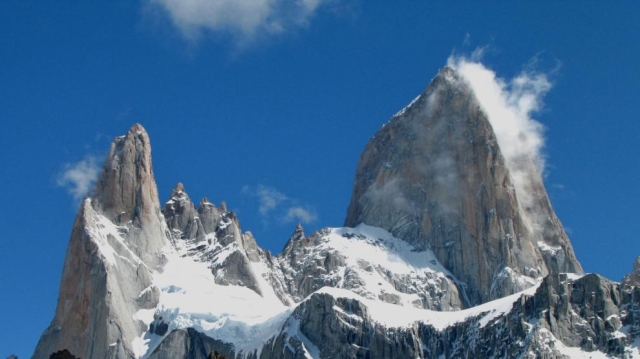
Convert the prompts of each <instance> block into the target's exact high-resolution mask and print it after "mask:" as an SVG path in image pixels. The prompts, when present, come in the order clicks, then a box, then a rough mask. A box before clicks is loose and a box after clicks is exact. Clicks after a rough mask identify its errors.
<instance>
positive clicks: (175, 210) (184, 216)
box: [162, 183, 207, 240]
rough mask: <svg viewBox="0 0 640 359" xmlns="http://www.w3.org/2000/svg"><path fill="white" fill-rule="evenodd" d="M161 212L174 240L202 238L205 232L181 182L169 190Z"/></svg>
mask: <svg viewBox="0 0 640 359" xmlns="http://www.w3.org/2000/svg"><path fill="white" fill-rule="evenodd" d="M162 214H163V215H164V218H165V220H166V221H167V226H168V227H169V230H171V234H172V237H173V239H174V240H178V239H194V238H197V239H202V238H204V236H205V235H206V234H207V232H206V231H205V228H204V226H203V225H202V222H201V221H200V217H199V216H198V212H196V209H195V208H194V206H193V203H192V202H191V199H190V198H189V196H188V195H187V192H186V191H185V190H184V186H183V185H182V183H178V184H177V185H176V187H175V188H174V189H173V191H172V192H171V198H170V199H169V200H168V201H167V202H166V203H165V205H164V209H163V210H162Z"/></svg>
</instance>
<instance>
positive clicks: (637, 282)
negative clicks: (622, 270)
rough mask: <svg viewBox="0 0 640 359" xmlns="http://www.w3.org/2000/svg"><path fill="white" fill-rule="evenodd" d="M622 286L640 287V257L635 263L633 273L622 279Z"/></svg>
mask: <svg viewBox="0 0 640 359" xmlns="http://www.w3.org/2000/svg"><path fill="white" fill-rule="evenodd" d="M622 284H625V285H634V286H640V257H638V258H636V261H635V262H634V263H633V272H631V273H629V274H628V275H626V276H624V278H622Z"/></svg>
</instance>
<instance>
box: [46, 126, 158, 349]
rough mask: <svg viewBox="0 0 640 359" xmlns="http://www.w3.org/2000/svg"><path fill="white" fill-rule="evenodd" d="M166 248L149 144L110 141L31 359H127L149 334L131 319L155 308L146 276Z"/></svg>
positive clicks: (134, 132)
mask: <svg viewBox="0 0 640 359" xmlns="http://www.w3.org/2000/svg"><path fill="white" fill-rule="evenodd" d="M169 243H170V242H169V233H168V230H167V229H166V225H165V224H164V220H163V217H162V214H161V213H160V206H159V202H158V196H157V189H156V184H155V181H154V178H153V171H152V170H151V147H150V144H149V137H148V136H147V133H146V131H145V130H144V128H142V126H140V125H134V126H133V127H132V128H131V129H130V130H129V132H128V133H127V134H126V135H125V136H121V137H118V138H116V139H115V140H114V142H113V144H112V146H111V149H110V151H109V154H108V155H107V158H106V160H105V163H104V168H103V170H102V173H101V175H100V179H99V181H98V183H97V184H96V188H95V191H94V193H93V194H92V195H91V196H90V197H89V198H87V199H85V200H84V202H83V204H82V206H81V208H80V211H79V212H78V214H77V216H76V219H75V222H74V225H73V229H72V232H71V238H70V240H69V246H68V249H67V254H66V257H65V262H64V267H63V272H62V281H61V284H60V295H59V298H58V305H57V307H56V313H55V316H54V318H53V320H52V322H51V324H50V326H49V327H48V328H47V329H46V330H45V332H44V334H43V335H42V337H41V338H40V341H39V342H38V345H37V347H36V350H35V353H34V358H46V357H48V356H49V354H51V353H54V352H57V351H60V350H63V349H67V350H69V352H71V353H73V354H74V355H77V356H78V357H80V358H130V357H133V356H134V354H133V348H132V345H131V342H132V340H133V338H135V337H137V336H139V335H140V334H141V333H142V332H144V331H146V330H147V328H146V326H145V325H144V324H143V323H142V322H141V321H139V320H136V319H134V318H135V317H134V314H135V313H136V312H137V311H138V310H140V309H151V308H154V307H155V306H156V305H157V304H158V295H159V291H158V289H157V288H155V287H153V286H152V281H151V277H152V274H151V273H152V271H153V270H154V269H160V266H161V264H162V256H161V249H162V248H163V247H164V246H166V245H168V244H169ZM104 248H108V250H105V249H104Z"/></svg>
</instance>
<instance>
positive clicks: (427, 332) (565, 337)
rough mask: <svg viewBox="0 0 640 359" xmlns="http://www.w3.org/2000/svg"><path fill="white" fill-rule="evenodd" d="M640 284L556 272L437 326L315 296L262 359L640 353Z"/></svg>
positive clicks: (350, 300)
mask: <svg viewBox="0 0 640 359" xmlns="http://www.w3.org/2000/svg"><path fill="white" fill-rule="evenodd" d="M638 290H639V289H638V288H637V287H634V288H633V289H630V288H626V289H621V287H620V286H619V285H617V284H616V283H613V282H611V281H608V280H606V279H604V278H602V277H600V276H598V275H587V276H584V277H582V278H580V279H575V280H572V279H569V278H567V277H566V276H549V277H547V278H546V279H545V280H544V281H543V282H542V283H541V284H540V285H539V287H538V289H537V290H536V291H535V293H534V294H533V295H522V296H521V297H520V298H515V299H513V301H514V303H513V304H512V306H511V309H510V310H508V311H507V312H506V313H504V314H502V315H497V316H493V314H492V311H494V310H495V309H493V310H489V311H487V312H481V313H480V312H479V313H478V314H476V315H473V316H469V317H468V318H466V319H465V320H461V321H457V322H454V323H451V324H450V325H448V326H445V327H437V326H433V325H431V324H426V323H423V322H420V321H416V322H414V323H413V324H412V325H409V326H401V327H387V326H384V325H381V324H380V323H379V322H377V321H376V320H375V318H373V317H372V316H371V313H370V311H369V309H368V308H367V306H366V305H364V304H363V303H362V302H360V301H359V300H357V299H354V298H341V297H339V296H338V297H335V296H333V295H330V294H327V293H320V294H314V295H312V296H311V297H310V298H308V299H307V300H306V301H305V302H303V303H302V304H301V305H300V306H299V307H297V308H296V310H295V311H294V313H293V314H292V315H291V317H290V319H289V320H288V321H287V323H286V324H285V327H284V328H283V329H282V331H281V334H280V335H279V336H277V337H276V338H274V339H272V341H271V342H269V343H267V344H266V345H265V347H264V348H263V350H262V354H261V356H260V358H303V357H305V356H304V353H305V352H309V353H314V352H315V354H316V355H317V356H313V357H319V358H436V357H442V358H493V357H496V358H498V357H499V358H516V357H518V358H568V357H575V356H585V357H587V356H589V354H590V352H594V351H598V352H600V353H599V355H600V356H604V354H607V355H610V356H613V357H632V356H634V357H635V356H637V355H640V352H637V350H638V348H637V347H633V343H634V340H637V338H638V337H639V336H640V330H639V329H640V327H639V324H640V319H639V317H638V314H640V311H639V309H638V308H639V305H640V302H639V301H640V296H638V294H639V293H640V292H638Z"/></svg>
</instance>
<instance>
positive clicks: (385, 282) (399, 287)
mask: <svg viewBox="0 0 640 359" xmlns="http://www.w3.org/2000/svg"><path fill="white" fill-rule="evenodd" d="M335 231H336V230H334V229H330V228H325V229H323V230H320V231H318V232H315V233H313V234H312V235H310V236H308V237H307V236H305V235H304V232H303V230H302V227H301V226H298V227H296V230H295V231H294V233H293V234H292V235H291V237H290V238H289V241H288V242H287V245H286V246H285V248H284V250H283V252H282V254H280V255H278V256H277V261H278V262H279V263H280V268H281V270H282V273H283V274H284V280H285V283H286V288H287V290H288V292H289V294H290V295H291V297H292V299H293V300H295V301H296V302H298V301H301V300H303V299H304V298H305V297H307V296H309V295H311V294H312V293H313V292H315V291H317V290H318V289H320V288H322V287H325V286H329V287H335V288H344V289H349V290H351V291H353V292H354V293H357V294H359V295H361V296H363V297H365V298H370V299H378V300H381V301H383V302H388V303H394V304H402V305H405V304H406V305H411V306H415V307H418V308H425V309H432V310H447V311H448V310H458V309H461V308H463V307H465V304H464V303H463V302H464V301H465V299H464V298H463V297H462V294H461V293H459V292H458V289H457V286H456V283H455V280H454V279H453V278H452V277H451V274H450V273H446V270H445V269H444V268H442V267H441V266H440V265H439V263H437V261H436V260H435V258H433V254H432V253H431V252H429V253H427V252H424V253H423V255H422V256H421V257H422V258H421V259H422V260H419V261H418V263H414V262H413V259H415V257H416V255H410V257H411V258H413V259H410V258H405V257H404V256H405V255H407V253H403V252H402V251H399V249H398V248H397V243H394V239H393V238H380V236H373V234H374V233H370V234H368V235H367V234H366V233H367V229H366V228H362V229H360V228H355V229H346V228H345V229H341V231H344V233H342V232H341V233H337V232H335ZM363 233H365V234H363ZM378 234H379V235H381V236H382V237H384V236H385V234H386V236H390V235H389V234H388V233H386V232H385V233H383V231H379V230H378ZM352 241H356V242H361V243H360V245H359V248H360V249H361V250H367V251H373V252H374V253H375V252H383V253H386V255H387V256H389V257H391V258H394V260H396V261H397V262H403V263H408V265H409V266H412V267H411V269H410V270H407V271H404V272H398V271H397V270H398V269H397V267H394V266H393V263H392V262H387V261H383V262H382V263H372V262H371V261H370V260H372V258H367V253H366V252H365V253H354V252H353V251H350V250H349V249H347V248H346V247H348V243H350V242H352ZM396 241H397V240H396ZM402 244H404V246H405V247H406V248H405V251H406V252H408V253H413V252H411V246H410V245H407V244H406V243H402ZM370 254H371V253H370ZM430 257H431V260H427V258H430ZM371 281H375V282H377V283H378V285H377V286H375V288H372V287H371V285H368V284H367V283H370V282H371Z"/></svg>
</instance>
